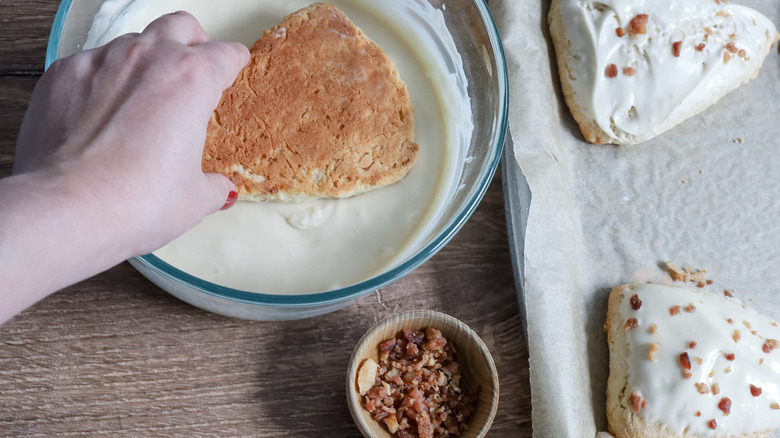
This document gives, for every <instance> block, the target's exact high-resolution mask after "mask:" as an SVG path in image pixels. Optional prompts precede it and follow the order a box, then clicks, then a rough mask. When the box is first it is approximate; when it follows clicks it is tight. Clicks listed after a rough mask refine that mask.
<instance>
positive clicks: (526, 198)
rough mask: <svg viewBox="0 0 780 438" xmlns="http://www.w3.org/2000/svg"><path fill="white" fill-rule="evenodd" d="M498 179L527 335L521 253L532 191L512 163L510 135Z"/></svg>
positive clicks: (514, 160) (513, 152) (521, 313)
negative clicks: (502, 194) (502, 191)
mask: <svg viewBox="0 0 780 438" xmlns="http://www.w3.org/2000/svg"><path fill="white" fill-rule="evenodd" d="M501 178H502V185H503V189H504V211H505V214H506V228H507V237H508V239H509V252H510V254H511V256H512V270H513V271H514V277H515V291H516V293H517V304H518V305H519V306H520V315H521V316H522V318H523V331H525V334H526V339H528V332H527V328H526V327H527V326H528V324H527V315H526V312H525V293H524V292H525V291H524V289H523V285H524V284H525V275H524V272H525V262H524V258H523V252H524V249H525V231H526V225H527V224H528V209H529V207H530V206H531V190H530V188H529V187H528V183H527V182H526V179H525V176H524V175H523V172H522V171H521V170H520V164H519V163H518V162H517V160H516V159H515V150H514V144H513V142H512V135H511V134H508V135H507V139H506V143H505V144H504V153H503V157H502V159H501Z"/></svg>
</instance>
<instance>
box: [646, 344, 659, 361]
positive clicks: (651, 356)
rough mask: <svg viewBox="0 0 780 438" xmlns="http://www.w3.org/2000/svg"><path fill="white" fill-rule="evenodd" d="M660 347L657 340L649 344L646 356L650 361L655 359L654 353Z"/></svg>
mask: <svg viewBox="0 0 780 438" xmlns="http://www.w3.org/2000/svg"><path fill="white" fill-rule="evenodd" d="M660 349H661V347H660V345H658V342H653V343H652V344H650V348H648V349H647V358H648V359H650V360H652V361H655V353H656V352H658V350H660Z"/></svg>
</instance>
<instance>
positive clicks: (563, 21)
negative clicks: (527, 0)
mask: <svg viewBox="0 0 780 438" xmlns="http://www.w3.org/2000/svg"><path fill="white" fill-rule="evenodd" d="M548 22H549V25H550V34H551V36H552V40H553V45H554V46H555V53H556V58H557V63H558V72H559V76H560V80H561V85H562V88H563V94H564V97H565V99H566V104H567V105H568V106H569V109H570V110H571V113H572V115H573V116H574V119H575V120H576V121H577V123H578V124H579V126H580V130H581V131H582V134H583V135H584V137H585V139H586V140H587V141H589V142H591V143H595V144H604V143H612V144H618V145H629V144H636V143H640V142H643V141H646V140H649V139H651V138H653V137H655V136H657V135H659V134H661V133H663V132H665V131H667V130H668V129H670V128H672V127H674V126H675V125H677V124H678V123H680V122H682V121H683V120H685V119H687V118H689V117H691V116H694V115H696V114H698V113H699V112H701V111H703V110H704V109H706V108H707V107H709V106H710V105H712V104H713V103H715V102H716V101H717V100H718V99H720V98H721V97H723V96H724V95H725V94H727V93H728V92H730V91H732V90H734V89H736V88H738V87H739V86H741V85H743V84H744V83H746V82H748V81H750V80H751V79H753V78H754V77H755V76H756V75H757V74H758V70H759V68H760V67H761V63H762V62H763V60H764V58H765V57H766V56H767V54H768V53H769V52H770V49H771V47H772V45H773V44H774V43H775V41H777V39H778V33H777V30H776V29H775V26H774V25H773V24H772V23H771V22H770V21H769V19H767V18H766V17H764V16H763V15H761V14H760V13H758V12H757V11H755V10H753V9H750V8H747V7H743V6H738V5H732V4H727V3H726V1H725V0H653V1H641V0H602V1H592V0H553V2H552V5H551V8H550V12H549V15H548Z"/></svg>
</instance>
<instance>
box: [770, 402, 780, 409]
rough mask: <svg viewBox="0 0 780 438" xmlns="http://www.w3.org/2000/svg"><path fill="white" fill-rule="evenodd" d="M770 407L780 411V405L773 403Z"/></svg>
mask: <svg viewBox="0 0 780 438" xmlns="http://www.w3.org/2000/svg"><path fill="white" fill-rule="evenodd" d="M769 407H770V408H772V409H780V405H779V404H777V403H772V404H771V405H769Z"/></svg>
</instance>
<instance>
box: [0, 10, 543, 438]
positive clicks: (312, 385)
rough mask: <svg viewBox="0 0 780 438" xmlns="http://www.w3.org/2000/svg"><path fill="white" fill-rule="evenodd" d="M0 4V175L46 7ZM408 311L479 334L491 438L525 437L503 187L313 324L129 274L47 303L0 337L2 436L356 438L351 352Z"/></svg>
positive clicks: (31, 76) (521, 345)
mask: <svg viewBox="0 0 780 438" xmlns="http://www.w3.org/2000/svg"><path fill="white" fill-rule="evenodd" d="M0 1H2V3H1V5H2V7H0V177H2V176H7V175H9V174H10V166H11V163H12V156H13V147H14V143H15V138H16V134H17V132H18V127H19V124H20V123H21V120H22V117H23V115H24V110H25V107H26V103H27V100H28V99H29V95H30V93H31V91H32V88H33V86H34V83H35V80H36V76H35V75H36V74H39V73H40V72H41V69H42V66H43V56H44V53H43V51H44V50H45V40H46V38H48V31H49V26H50V25H51V22H52V20H53V14H54V12H55V11H56V7H57V2H55V1H43V0H38V1H21V0H18V1H8V0H0ZM9 23H10V24H9ZM20 72H26V73H25V74H21V73H20ZM0 211H2V208H1V207H0ZM42 250H43V249H42ZM0 281H1V280H0ZM410 309H431V310H439V311H442V312H445V313H448V314H450V315H453V316H455V317H457V318H459V319H461V320H463V321H464V322H465V323H467V324H468V325H469V326H470V327H472V328H473V329H474V330H475V331H476V332H477V333H478V334H479V335H480V336H481V337H482V339H483V340H484V341H485V343H486V344H487V346H488V348H489V349H490V351H491V353H492V355H493V358H494V360H495V362H496V367H497V369H498V372H499V379H500V385H501V400H500V404H499V408H498V413H497V415H496V418H495V421H494V423H493V427H492V429H491V432H490V433H489V434H488V436H496V437H503V436H512V437H522V436H530V434H531V423H530V411H531V409H530V407H531V401H530V400H531V399H530V389H529V383H528V353H527V348H526V345H525V340H524V334H523V327H522V323H521V318H520V314H519V309H518V305H517V301H516V297H515V290H514V285H513V279H512V269H511V264H510V255H509V248H508V242H507V234H506V228H505V220H504V210H503V199H502V194H501V184H500V175H499V176H498V177H497V178H496V179H495V180H494V182H493V183H492V185H491V187H490V189H489V190H488V192H487V194H486V196H485V199H484V200H483V202H482V203H481V204H480V206H479V208H478V209H477V211H476V212H475V213H474V215H473V216H472V218H471V219H470V220H469V221H468V223H467V224H466V225H465V226H464V228H463V229H462V230H461V231H460V232H459V233H458V234H457V235H456V236H455V237H454V239H453V240H452V241H451V242H450V243H449V244H448V245H447V246H446V247H445V248H444V249H443V250H442V251H440V252H439V253H438V254H437V255H436V256H434V257H433V258H432V259H431V260H429V261H428V262H427V263H425V264H424V265H423V266H422V267H420V268H419V269H417V270H416V271H414V272H412V273H411V274H409V275H407V276H406V277H405V278H403V279H401V280H399V281H398V282H396V283H393V284H391V285H389V286H387V287H385V288H383V289H380V290H379V291H376V292H374V293H372V294H369V295H367V296H365V297H364V298H362V299H361V300H359V301H358V302H356V303H354V304H352V305H350V306H349V307H347V308H345V309H342V310H340V311H338V312H335V313H332V314H328V315H324V316H321V317H317V318H312V319H307V320H302V321H290V322H252V321H244V320H237V319H230V318H226V317H222V316H219V315H215V314H211V313H208V312H204V311H202V310H199V309H197V308H194V307H191V306H189V305H187V304H185V303H183V302H180V301H178V300H177V299H175V298H173V297H171V296H170V295H168V294H166V293H165V292H163V291H162V290H160V289H158V288H157V287H156V286H154V285H153V284H152V283H150V282H149V281H147V280H146V279H145V278H144V277H142V276H141V275H140V274H138V273H137V272H136V271H135V270H134V269H133V268H132V267H131V266H130V265H129V264H127V263H123V264H121V265H119V266H117V267H115V268H113V269H111V270H109V271H107V272H104V273H102V274H100V275H98V276H96V277H93V278H91V279H88V280H86V281H84V282H82V283H79V284H77V285H74V286H72V287H70V288H68V289H66V290H63V291H61V292H59V293H57V294H54V295H52V296H51V297H49V298H48V299H46V300H44V301H42V302H40V303H38V304H37V305H36V306H34V307H33V308H31V309H29V310H28V311H26V312H24V313H22V314H21V315H19V316H17V317H16V318H14V319H13V320H11V321H10V322H8V323H7V324H5V325H3V326H0V436H63V437H69V436H83V435H88V436H100V435H108V436H185V435H186V436H225V437H226V436H257V437H358V436H360V434H359V432H358V430H357V428H356V427H355V425H354V424H353V422H352V418H351V416H350V414H349V410H348V408H347V403H346V394H345V389H344V376H345V373H346V368H347V362H348V359H349V356H350V354H351V352H352V349H353V347H354V345H355V344H356V343H357V341H358V340H359V339H360V337H361V336H362V335H363V333H364V331H365V330H367V329H368V328H369V327H371V326H372V325H373V324H374V323H375V322H377V321H378V320H380V319H382V318H384V317H386V316H389V315H392V314H395V313H398V312H400V311H403V310H410Z"/></svg>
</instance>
